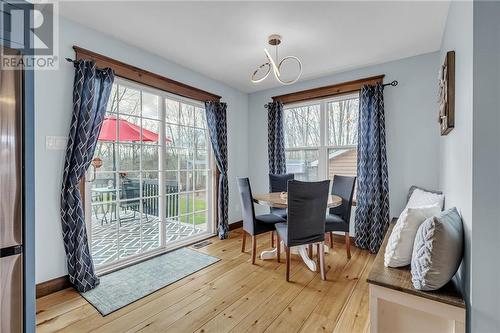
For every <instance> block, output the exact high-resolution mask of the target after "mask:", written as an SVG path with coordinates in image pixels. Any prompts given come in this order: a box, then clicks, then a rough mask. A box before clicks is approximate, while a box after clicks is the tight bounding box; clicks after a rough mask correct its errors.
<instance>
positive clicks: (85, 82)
mask: <svg viewBox="0 0 500 333" xmlns="http://www.w3.org/2000/svg"><path fill="white" fill-rule="evenodd" d="M113 80H114V73H113V71H112V70H111V69H109V68H106V69H103V70H101V69H98V68H97V67H96V64H95V62H93V61H90V60H80V61H77V62H75V81H74V85H73V116H72V119H71V127H70V130H69V139H68V147H67V149H66V160H65V163H64V172H63V182H62V190H61V221H62V231H63V239H64V249H65V250H66V257H67V262H68V274H69V280H70V282H71V283H72V284H73V285H74V287H75V288H76V289H77V290H78V291H80V292H85V291H88V290H90V289H92V288H94V287H95V286H97V285H98V284H99V279H98V278H97V276H96V275H95V272H94V264H93V262H92V257H91V255H90V251H89V246H88V241H87V232H86V229H85V218H84V214H83V205H82V197H81V193H80V180H81V179H82V177H83V176H84V174H85V171H86V170H87V168H88V167H89V166H90V162H91V161H92V158H93V155H94V150H95V147H96V143H97V138H98V136H99V131H100V130H101V125H102V121H103V119H104V113H105V112H106V105H107V103H108V98H109V94H110V92H111V86H112V84H113Z"/></svg>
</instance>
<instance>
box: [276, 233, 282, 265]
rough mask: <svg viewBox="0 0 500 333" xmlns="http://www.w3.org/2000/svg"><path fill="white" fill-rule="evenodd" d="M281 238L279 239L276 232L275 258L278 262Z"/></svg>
mask: <svg viewBox="0 0 500 333" xmlns="http://www.w3.org/2000/svg"><path fill="white" fill-rule="evenodd" d="M280 257H281V240H280V235H278V233H276V258H277V259H278V262H280V260H281V258H280Z"/></svg>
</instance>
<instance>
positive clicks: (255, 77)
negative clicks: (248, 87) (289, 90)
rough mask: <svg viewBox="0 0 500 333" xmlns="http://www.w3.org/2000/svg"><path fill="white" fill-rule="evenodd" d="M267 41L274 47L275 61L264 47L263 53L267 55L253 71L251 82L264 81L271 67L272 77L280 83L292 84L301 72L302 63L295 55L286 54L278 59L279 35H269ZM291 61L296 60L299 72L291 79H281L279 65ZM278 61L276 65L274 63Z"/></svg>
mask: <svg viewBox="0 0 500 333" xmlns="http://www.w3.org/2000/svg"><path fill="white" fill-rule="evenodd" d="M267 42H268V43H269V45H272V46H275V47H276V61H274V60H273V57H271V54H269V51H267V49H264V53H265V54H266V57H267V62H266V63H263V64H262V65H260V66H259V67H257V69H256V70H255V71H254V72H253V74H252V77H251V81H252V82H253V83H259V82H262V81H264V80H265V79H266V78H267V77H268V76H269V74H270V73H271V69H272V70H273V73H274V77H275V78H276V80H278V81H279V82H280V83H281V84H284V85H288V84H293V83H295V82H297V81H298V80H299V78H300V75H301V74H302V63H301V62H300V60H299V58H297V57H295V56H287V57H284V58H283V59H281V61H280V60H279V57H278V45H279V44H281V36H280V35H271V36H269V37H268V40H267ZM287 60H288V61H293V60H295V61H296V62H297V65H298V68H299V73H298V75H297V76H296V77H295V79H293V80H283V79H282V78H281V66H282V65H283V64H284V63H285V62H286V61H287ZM277 62H278V65H276V63H277ZM262 71H264V73H265V74H264V75H263V76H262V77H259V76H258V74H259V72H262Z"/></svg>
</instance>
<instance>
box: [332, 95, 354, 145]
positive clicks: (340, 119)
mask: <svg viewBox="0 0 500 333" xmlns="http://www.w3.org/2000/svg"><path fill="white" fill-rule="evenodd" d="M327 110H328V143H329V144H330V145H334V146H344V145H356V144H357V143H358V114H359V99H358V98H357V97H353V98H349V99H344V100H338V101H334V102H329V103H327Z"/></svg>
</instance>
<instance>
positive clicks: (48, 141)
mask: <svg viewBox="0 0 500 333" xmlns="http://www.w3.org/2000/svg"><path fill="white" fill-rule="evenodd" d="M67 145H68V137H66V136H46V137H45V149H47V150H66V146H67Z"/></svg>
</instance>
